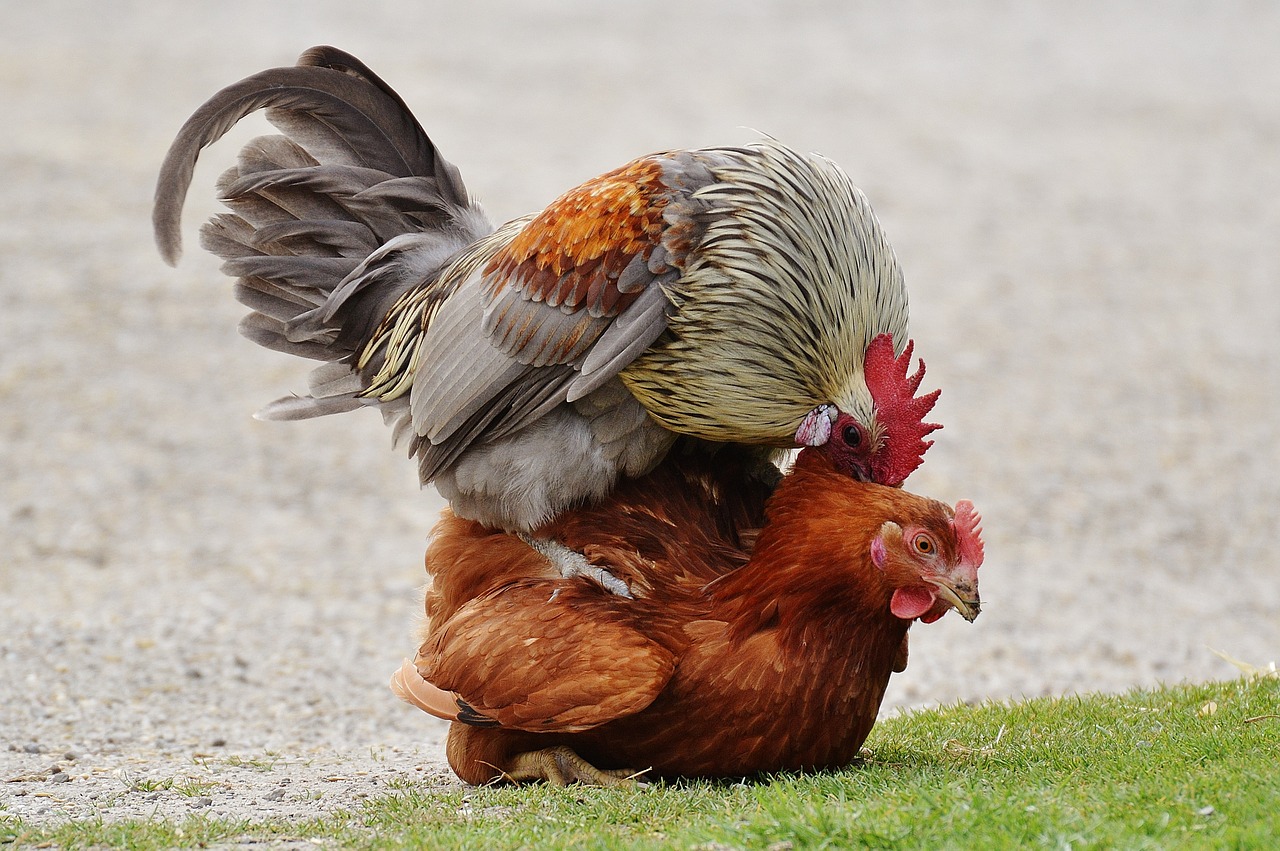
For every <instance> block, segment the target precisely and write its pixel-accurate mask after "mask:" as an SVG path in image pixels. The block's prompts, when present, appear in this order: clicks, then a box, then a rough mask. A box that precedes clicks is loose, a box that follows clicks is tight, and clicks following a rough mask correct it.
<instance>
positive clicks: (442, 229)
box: [152, 47, 493, 431]
mask: <svg viewBox="0 0 1280 851" xmlns="http://www.w3.org/2000/svg"><path fill="white" fill-rule="evenodd" d="M257 110H265V111H266V116H267V119H268V120H269V121H270V122H271V123H272V124H273V125H275V126H276V127H277V128H278V129H279V130H281V131H282V132H283V133H284V135H283V136H261V137H258V138H256V139H253V140H252V141H251V142H249V143H248V144H247V145H246V146H245V147H244V149H243V150H242V151H241V152H240V155H239V157H238V159H237V162H236V165H235V166H233V167H232V168H231V169H229V170H228V171H226V172H225V173H224V174H223V175H222V177H221V178H220V180H219V181H218V184H217V186H218V192H219V195H220V197H221V198H222V200H223V201H224V203H225V204H226V205H227V206H228V207H229V208H230V210H231V211H232V212H231V213H223V214H219V215H217V216H214V217H213V218H212V219H211V220H210V221H209V222H208V223H206V224H205V225H204V227H203V228H202V229H201V244H202V245H203V246H204V247H205V248H206V249H207V250H209V251H211V252H213V253H214V254H217V255H218V256H220V257H222V258H223V260H224V261H225V263H224V264H223V271H224V272H226V273H227V274H228V275H231V276H233V277H237V278H238V279H239V280H238V281H237V283H236V286H235V295H236V298H237V299H238V300H239V301H240V302H241V303H243V304H245V305H246V306H247V307H249V308H250V310H251V311H253V312H252V313H250V314H249V315H248V316H246V317H245V319H244V320H243V321H242V322H241V326H240V330H241V333H242V334H243V335H244V336H246V337H248V338H249V339H250V340H252V341H253V342H255V343H258V344H259V345H262V346H264V347H266V348H270V349H274V350H277V351H283V352H287V353H290V354H294V355H297V356H300V357H305V358H311V359H315V360H321V361H330V362H335V365H334V366H332V367H321V368H320V370H321V371H320V372H319V373H318V374H317V375H315V376H313V379H312V382H311V390H310V395H309V396H306V397H289V398H286V399H281V400H279V401H277V402H275V403H273V404H271V405H269V406H267V408H265V409H264V410H263V411H261V412H260V413H259V416H261V417H263V418H269V419H281V418H283V419H297V418H302V417H308V416H321V415H324V414H330V413H336V412H338V411H342V410H352V409H354V408H358V407H362V406H365V405H371V404H372V405H377V404H379V403H378V402H377V401H375V400H370V399H364V398H361V392H362V390H363V389H364V388H367V387H368V384H369V382H368V380H367V377H368V376H370V375H373V374H374V373H375V372H376V371H377V369H378V368H379V367H380V366H381V363H382V355H381V354H377V355H375V356H372V357H366V358H364V359H363V361H362V362H361V365H360V367H359V369H358V370H357V367H356V365H355V361H356V358H355V357H354V356H355V353H356V352H357V351H359V350H360V349H361V348H363V347H364V346H365V344H366V343H367V342H368V340H369V339H370V337H372V335H373V334H374V332H375V330H376V329H377V328H378V327H379V324H380V323H381V322H382V320H383V318H384V316H385V314H386V312H387V311H388V310H389V309H390V308H391V306H392V304H394V303H395V302H396V300H397V299H398V298H399V297H400V296H401V295H402V294H404V293H405V292H406V291H407V290H409V289H411V288H414V287H431V286H433V285H434V282H435V280H436V278H437V277H438V275H439V272H440V270H441V269H442V268H443V266H444V265H445V263H446V262H448V260H449V259H450V258H451V257H452V256H453V255H455V254H456V253H457V252H458V251H459V250H461V249H462V248H464V247H466V246H467V245H469V244H471V243H472V242H474V241H475V240H477V239H479V238H480V237H482V236H484V235H486V234H488V233H490V232H491V231H492V230H493V228H492V225H490V224H489V222H488V221H487V220H486V219H485V217H484V215H483V213H482V212H481V211H480V209H479V207H478V206H477V205H475V204H474V203H473V202H472V201H471V200H470V198H469V197H468V194H467V190H466V187H465V186H464V184H463V182H462V178H461V177H460V175H459V173H458V170H457V169H456V168H455V167H454V166H453V165H451V164H450V163H449V162H447V161H446V160H445V159H444V158H443V157H442V156H441V155H440V153H439V151H438V150H437V149H436V147H435V145H434V144H433V143H432V142H431V140H430V139H429V138H428V137H427V135H426V133H425V132H423V130H422V127H421V125H420V124H419V123H418V121H417V120H416V119H415V118H414V117H413V115H412V114H411V113H410V112H409V110H408V108H407V107H406V106H405V103H404V101H403V100H401V98H400V96H399V95H397V94H396V93H395V92H394V91H393V90H392V89H391V87H390V86H388V85H387V84H386V83H385V82H383V81H382V79H381V78H379V77H378V76H377V75H376V74H374V73H373V72H372V71H370V70H369V69H368V68H367V67H366V66H365V65H364V64H363V63H362V62H360V61H359V60H358V59H356V58H355V57H353V56H350V55H349V54H346V53H344V52H342V51H340V50H336V49H334V48H332V47H315V48H312V49H310V50H308V51H307V52H305V53H304V54H303V55H302V57H301V58H300V59H299V60H298V64H297V65H296V66H294V67H287V68H275V69H272V70H268V71H263V72H261V73H259V74H254V75H252V76H250V77H247V78H245V79H244V80H241V81H240V82H239V83H235V84H233V85H231V86H228V87H227V88H225V89H223V90H222V91H221V92H218V93H217V94H215V95H214V96H213V97H212V98H211V99H210V100H209V101H208V102H207V103H205V104H204V105H203V106H202V107H200V108H199V109H198V110H196V112H195V113H194V114H193V115H192V116H191V118H190V119H188V120H187V122H186V124H184V125H183V127H182V129H181V130H180V131H179V133H178V136H177V138H176V139H175V141H174V143H173V145H172V147H171V148H170V149H169V152H168V154H167V156H166V157H165V161H164V164H163V166H162V167H161V171H160V177H159V180H158V182H157V184H156V195H155V209H154V212H153V215H152V220H153V224H154V227H155V234H156V242H157V244H158V246H159V248H160V253H161V255H162V256H163V257H164V259H165V260H166V261H168V262H169V263H171V264H172V263H174V262H176V260H177V258H178V256H179V254H180V253H181V229H180V219H181V212H182V205H183V202H184V200H185V198H186V193H187V190H188V188H189V186H190V183H191V177H192V173H193V170H194V167H195V163H196V160H197V158H198V156H199V154H200V151H201V150H202V149H203V148H205V147H207V146H208V145H210V144H212V143H213V142H215V141H216V140H218V139H219V138H221V137H222V136H223V135H224V134H225V133H226V132H227V131H228V130H230V129H231V128H232V127H233V126H234V125H235V124H236V123H237V122H238V121H239V120H240V119H241V118H243V117H245V116H247V115H249V114H250V113H252V112H255V111H257ZM382 404H383V406H384V407H385V406H388V405H390V402H383V403H382ZM391 408H393V409H394V410H385V411H384V414H386V415H387V418H388V419H389V420H390V421H391V422H392V423H393V425H396V426H400V428H398V429H397V430H398V431H403V426H402V423H403V419H404V418H403V416H402V414H403V412H404V411H403V409H404V408H405V406H404V404H396V405H391Z"/></svg>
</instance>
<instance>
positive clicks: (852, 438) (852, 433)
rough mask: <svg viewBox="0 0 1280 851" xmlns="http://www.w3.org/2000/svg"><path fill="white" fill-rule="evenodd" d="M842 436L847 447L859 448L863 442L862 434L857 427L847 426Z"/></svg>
mask: <svg viewBox="0 0 1280 851" xmlns="http://www.w3.org/2000/svg"><path fill="white" fill-rule="evenodd" d="M840 436H841V437H842V438H844V444H845V446H857V445H858V444H859V443H861V442H862V432H860V431H858V427H857V426H853V425H847V426H845V427H844V431H843V432H841V434H840Z"/></svg>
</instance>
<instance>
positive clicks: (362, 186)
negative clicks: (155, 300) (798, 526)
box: [153, 47, 937, 533]
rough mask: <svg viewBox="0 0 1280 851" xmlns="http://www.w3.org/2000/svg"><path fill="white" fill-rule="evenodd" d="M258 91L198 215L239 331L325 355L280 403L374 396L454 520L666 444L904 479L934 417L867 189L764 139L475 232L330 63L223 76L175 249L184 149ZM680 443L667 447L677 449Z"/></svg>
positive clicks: (166, 225) (188, 135)
mask: <svg viewBox="0 0 1280 851" xmlns="http://www.w3.org/2000/svg"><path fill="white" fill-rule="evenodd" d="M259 109H265V110H266V115H267V118H268V119H269V120H270V121H271V122H272V123H273V124H274V125H275V126H276V127H277V128H279V129H280V130H281V131H282V132H283V134H284V135H283V136H281V135H272V136H263V137H260V138H257V139H255V140H253V141H252V142H250V143H249V144H248V145H247V146H246V147H245V148H244V149H243V150H242V151H241V153H240V157H239V161H238V163H237V164H236V165H235V166H233V167H232V168H231V169H230V170H229V171H227V172H226V173H225V174H224V175H223V177H222V178H221V180H220V182H219V183H218V189H219V191H220V193H221V196H222V198H223V200H224V201H225V203H226V204H227V206H228V207H229V208H230V209H231V211H232V212H230V213H223V214H219V215H217V216H215V217H214V218H213V219H211V220H210V221H209V222H208V223H207V224H205V226H204V228H203V229H202V232H201V233H202V242H203V245H204V247H205V248H207V249H208V250H210V251H212V252H213V253H215V254H217V255H219V256H221V257H222V258H224V260H225V261H226V262H225V263H224V265H223V270H224V271H225V272H226V273H227V274H228V275H230V276H232V277H236V278H238V282H237V284H236V287H235V293H236V296H237V298H238V299H239V300H240V301H241V302H242V303H244V304H245V305H247V306H248V307H249V308H250V309H251V311H252V312H251V313H250V314H249V315H248V316H246V318H245V319H244V321H243V322H242V323H241V332H242V333H243V334H244V335H245V336H247V337H248V338H249V339H251V340H253V341H254V342H256V343H259V344H260V345H263V346H266V347H268V348H271V349H277V350H281V351H284V352H289V353H292V354H295V355H299V356H302V357H306V358H313V359H316V360H320V361H323V362H324V363H323V364H322V365H321V366H319V367H318V368H317V369H315V370H314V371H313V372H312V374H311V377H310V382H309V383H310V386H309V392H308V394H307V395H305V396H301V397H297V396H295V397H286V398H284V399H280V400H278V401H276V402H274V403H272V404H270V405H268V406H267V407H266V408H265V409H263V410H262V411H261V412H259V416H260V417H261V418H264V419H271V420H291V419H302V418H308V417H315V416H321V415H325V414H333V413H338V412H342V411H348V410H353V409H357V408H361V407H366V406H368V407H374V408H377V409H379V410H380V411H381V413H382V414H383V417H384V418H385V420H386V421H387V422H388V424H389V425H391V426H392V428H393V436H394V439H395V440H396V441H397V442H401V441H406V442H407V444H408V449H409V451H410V454H411V455H414V456H416V458H417V462H418V470H419V477H420V479H421V481H422V483H423V484H424V485H425V484H426V483H428V482H434V483H435V485H436V487H437V489H438V490H439V492H440V493H441V494H442V495H443V496H444V497H445V498H446V499H448V500H449V501H450V503H451V505H452V508H453V510H454V512H455V513H456V514H457V515H458V516H460V517H464V518H469V519H473V520H476V521H478V522H480V523H482V524H484V525H485V526H489V527H493V528H496V529H504V530H508V531H513V532H520V533H529V532H531V531H532V530H534V529H535V528H537V527H539V526H541V525H543V524H544V523H546V522H547V521H548V520H551V519H553V518H555V517H556V516H558V515H559V514H560V513H561V512H563V511H564V510H565V509H566V508H568V507H571V506H575V505H580V504H584V503H591V502H593V501H596V500H599V499H601V498H603V497H605V496H606V495H607V494H608V493H609V492H610V491H611V489H612V488H613V487H615V485H616V484H617V483H618V481H619V480H620V479H622V478H627V477H637V476H641V475H643V474H644V473H646V472H648V471H649V470H651V469H653V468H654V467H655V465H657V464H658V463H659V462H660V461H661V460H662V459H663V458H664V457H666V455H667V453H668V452H669V451H670V449H671V447H672V445H673V444H674V443H675V441H676V439H677V437H678V436H684V437H686V438H691V439H693V440H695V441H700V442H701V443H700V445H701V446H702V447H703V448H704V449H707V448H714V447H716V446H719V445H723V444H740V445H745V446H750V447H754V448H755V451H756V457H757V458H758V459H759V462H760V463H759V464H758V469H757V473H756V475H758V476H760V477H762V478H764V479H766V480H767V479H772V480H773V481H776V478H777V475H778V472H777V468H776V467H773V466H772V464H770V463H767V462H768V461H769V459H770V457H771V454H770V453H772V452H774V451H776V450H779V449H788V448H792V447H795V446H797V445H802V446H817V445H826V444H827V443H835V442H838V443H839V444H840V447H839V449H840V452H839V454H840V456H841V457H842V459H843V461H842V464H843V467H842V469H844V471H845V472H846V473H847V474H848V475H850V476H853V477H855V478H859V479H864V480H870V481H875V482H879V483H882V484H889V485H896V484H901V482H902V480H903V479H904V478H905V477H906V475H907V474H908V473H910V472H911V470H912V469H914V467H915V465H917V464H919V463H920V456H921V454H922V453H923V451H924V449H925V448H927V446H928V445H929V443H928V442H926V441H924V439H923V438H924V436H925V435H927V434H928V433H929V432H930V431H932V430H933V429H934V428H936V427H937V426H934V425H931V424H927V423H924V422H923V417H924V415H925V413H927V411H928V410H929V408H930V407H931V406H932V404H933V400H934V399H935V398H936V395H937V393H936V391H935V392H934V393H933V394H930V395H927V396H923V397H920V398H914V397H913V393H914V389H915V388H914V387H910V389H909V391H907V392H905V393H904V392H903V389H904V387H909V386H910V382H909V380H906V381H905V383H904V379H905V370H899V369H898V365H899V363H900V361H901V360H902V358H903V357H906V358H907V359H908V360H909V357H910V355H909V352H907V351H906V349H907V347H908V341H907V338H906V333H907V294H906V289H905V287H904V285H903V280H902V273H901V270H900V269H899V266H898V263H897V260H896V258H895V257H894V254H893V251H892V249H891V248H890V246H889V244H888V242H887V241H886V240H885V237H884V235H883V233H882V232H881V229H880V226H879V224H878V222H877V221H876V218H875V216H874V215H873V213H872V211H871V207H870V206H869V205H868V203H867V200H866V198H865V197H864V196H863V194H862V193H861V192H860V191H859V190H858V189H857V188H856V187H855V186H854V185H853V184H852V182H851V181H850V180H849V178H848V176H847V175H845V173H844V172H843V171H841V170H840V169H839V168H838V167H837V166H836V165H835V164H834V163H832V162H830V161H828V160H826V159H824V158H821V157H818V156H815V155H809V156H805V155H801V154H799V153H797V152H795V151H793V150H791V149H789V148H787V147H785V146H783V145H781V144H779V143H777V142H775V141H772V140H764V141H760V142H758V143H755V144H751V145H747V146H742V147H722V148H708V149H703V150H679V151H667V152H663V153H656V154H652V155H649V156H644V157H640V158H639V159H636V160H634V161H632V162H630V163H628V164H626V165H624V166H622V167H620V168H617V169H615V170H613V171H610V172H608V173H606V174H603V175H600V176H599V177H596V178H594V179H592V180H589V181H587V182H586V183H584V184H582V185H581V186H579V187H577V188H575V189H572V190H570V191H569V192H567V193H565V194H564V195H563V196H561V197H560V198H559V199H557V200H556V201H554V202H552V203H551V204H550V205H549V206H548V207H546V208H545V209H544V210H542V211H541V212H539V213H536V214H532V215H527V216H524V217H522V218H518V219H515V220H513V221H510V222H508V223H506V224H504V225H502V226H501V227H498V228H495V227H494V226H493V225H492V224H490V222H489V220H488V218H487V217H486V215H485V214H484V212H483V211H482V210H481V208H480V206H479V205H478V204H477V203H476V202H475V201H474V200H472V198H471V197H470V195H469V194H468V192H467V189H466V187H465V186H464V184H463V182H462V178H461V177H460V175H459V173H458V170H457V169H456V168H455V167H454V166H453V165H451V164H450V163H449V162H447V161H446V160H445V159H444V158H443V157H442V156H441V155H440V153H439V151H437V149H436V147H435V145H434V144H433V143H432V142H431V140H430V139H429V138H428V137H427V135H426V134H425V132H424V131H423V130H422V127H421V126H420V125H419V123H418V122H417V120H416V119H415V118H414V117H413V115H412V114H411V113H410V112H409V110H408V108H407V107H406V106H405V104H404V102H403V101H402V100H401V99H400V97H399V96H398V95H397V94H396V93H395V91H393V90H392V89H391V88H390V87H389V86H388V85H387V84H386V83H384V82H383V81H382V80H381V79H380V78H379V77H378V76H377V75H375V74H374V73H373V72H372V71H371V70H369V69H368V68H367V67H366V66H365V65H364V64H363V63H362V62H360V61H359V60H358V59H356V58H355V57H353V56H350V55H348V54H346V53H343V52H342V51H339V50H336V49H334V48H331V47H317V48H312V49H311V50H308V51H307V52H306V53H304V54H303V55H302V57H301V58H300V59H299V61H298V64H297V65H296V66H293V67H285V68H276V69H273V70H268V71H264V72H261V73H259V74H255V75H253V76H251V77H248V78H246V79H244V80H242V81H241V82H239V83H236V84H234V85H232V86H229V87H227V88H225V89H223V90H222V91H221V92H219V93H218V94H216V95H214V96H213V98H211V99H210V100H209V101H208V102H207V103H205V104H204V105H203V106H202V107H200V108H199V109H198V110H197V111H196V112H195V113H194V114H193V115H192V116H191V118H190V119H189V120H188V121H187V122H186V124H185V125H184V126H183V127H182V129H181V131H180V132H179V134H178V136H177V138H176V139H175V141H174V143H173V145H172V146H171V148H170V150H169V152H168V155H167V156H166V158H165V161H164V164H163V166H162V169H161V173H160V177H159V180H158V183H157V186H156V195H155V208H154V214H153V222H154V226H155V232H156V239H157V243H158V245H159V247H160V250H161V253H162V255H163V256H164V258H165V259H166V260H167V261H168V262H169V263H176V262H177V258H178V256H179V254H180V251H181V229H180V217H181V211H182V206H183V201H184V199H185V197H186V192H187V189H188V188H189V186H190V183H191V178H192V173H193V170H194V167H195V163H196V160H197V157H198V156H199V154H200V151H201V150H202V149H203V148H204V147H205V146H207V145H209V144H212V143H213V142H214V141H216V140H217V139H218V138H220V137H221V136H222V135H223V134H224V133H226V132H227V131H228V130H229V129H230V128H231V127H232V126H234V125H235V124H236V123H237V122H238V121H239V120H240V119H241V118H243V117H244V116H246V115H248V114H250V113H252V112H254V111H256V110H259ZM686 442H687V441H686Z"/></svg>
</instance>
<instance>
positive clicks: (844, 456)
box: [796, 334, 942, 487]
mask: <svg viewBox="0 0 1280 851" xmlns="http://www.w3.org/2000/svg"><path fill="white" fill-rule="evenodd" d="M913 347H914V344H913V343H912V342H911V341H908V342H907V347H906V350H905V351H904V352H903V353H902V355H901V357H895V356H894V353H893V337H892V336H890V335H889V334H880V335H879V336H877V337H876V338H875V339H873V340H872V341H871V344H870V345H869V346H867V352H866V358H865V362H864V369H863V371H864V377H865V379H866V383H867V389H868V390H869V391H870V392H871V399H872V401H873V403H874V404H873V407H872V410H871V412H870V415H864V416H862V417H859V416H857V415H856V414H854V413H851V412H848V411H841V410H839V409H838V408H836V407H835V406H834V405H821V406H819V407H817V408H814V409H813V411H811V412H810V413H809V415H808V416H807V417H805V419H804V422H803V423H801V425H800V428H799V429H798V430H797V431H796V442H797V443H799V444H801V445H802V446H806V447H811V449H810V450H809V451H815V452H818V453H820V454H822V455H825V456H827V458H828V459H830V461H831V463H832V465H833V466H834V467H835V468H836V469H837V470H839V471H840V472H842V473H844V474H845V475H847V476H851V477H853V478H855V479H857V480H858V481H863V482H876V483H877V484H881V485H889V486H891V487H898V486H900V485H901V484H902V483H903V482H904V481H906V479H907V476H909V475H911V473H912V471H914V470H915V469H916V467H919V466H920V464H921V463H923V461H924V453H925V450H927V449H928V448H929V447H930V446H932V445H933V441H932V440H925V439H924V438H925V436H927V435H928V434H930V433H931V432H934V431H937V430H938V429H940V428H942V426H940V425H938V424H937V423H926V422H925V421H924V418H925V416H926V415H928V413H929V411H931V410H932V409H933V406H934V404H935V403H937V401H938V396H939V395H940V394H941V393H942V391H941V390H934V391H933V392H932V393H926V394H924V395H923V396H916V395H915V394H916V391H917V390H919V389H920V382H921V381H922V380H923V379H924V361H923V360H921V361H920V365H919V367H918V368H917V369H916V371H915V373H914V374H912V375H908V374H907V370H908V369H910V367H911V352H912V349H913Z"/></svg>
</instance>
